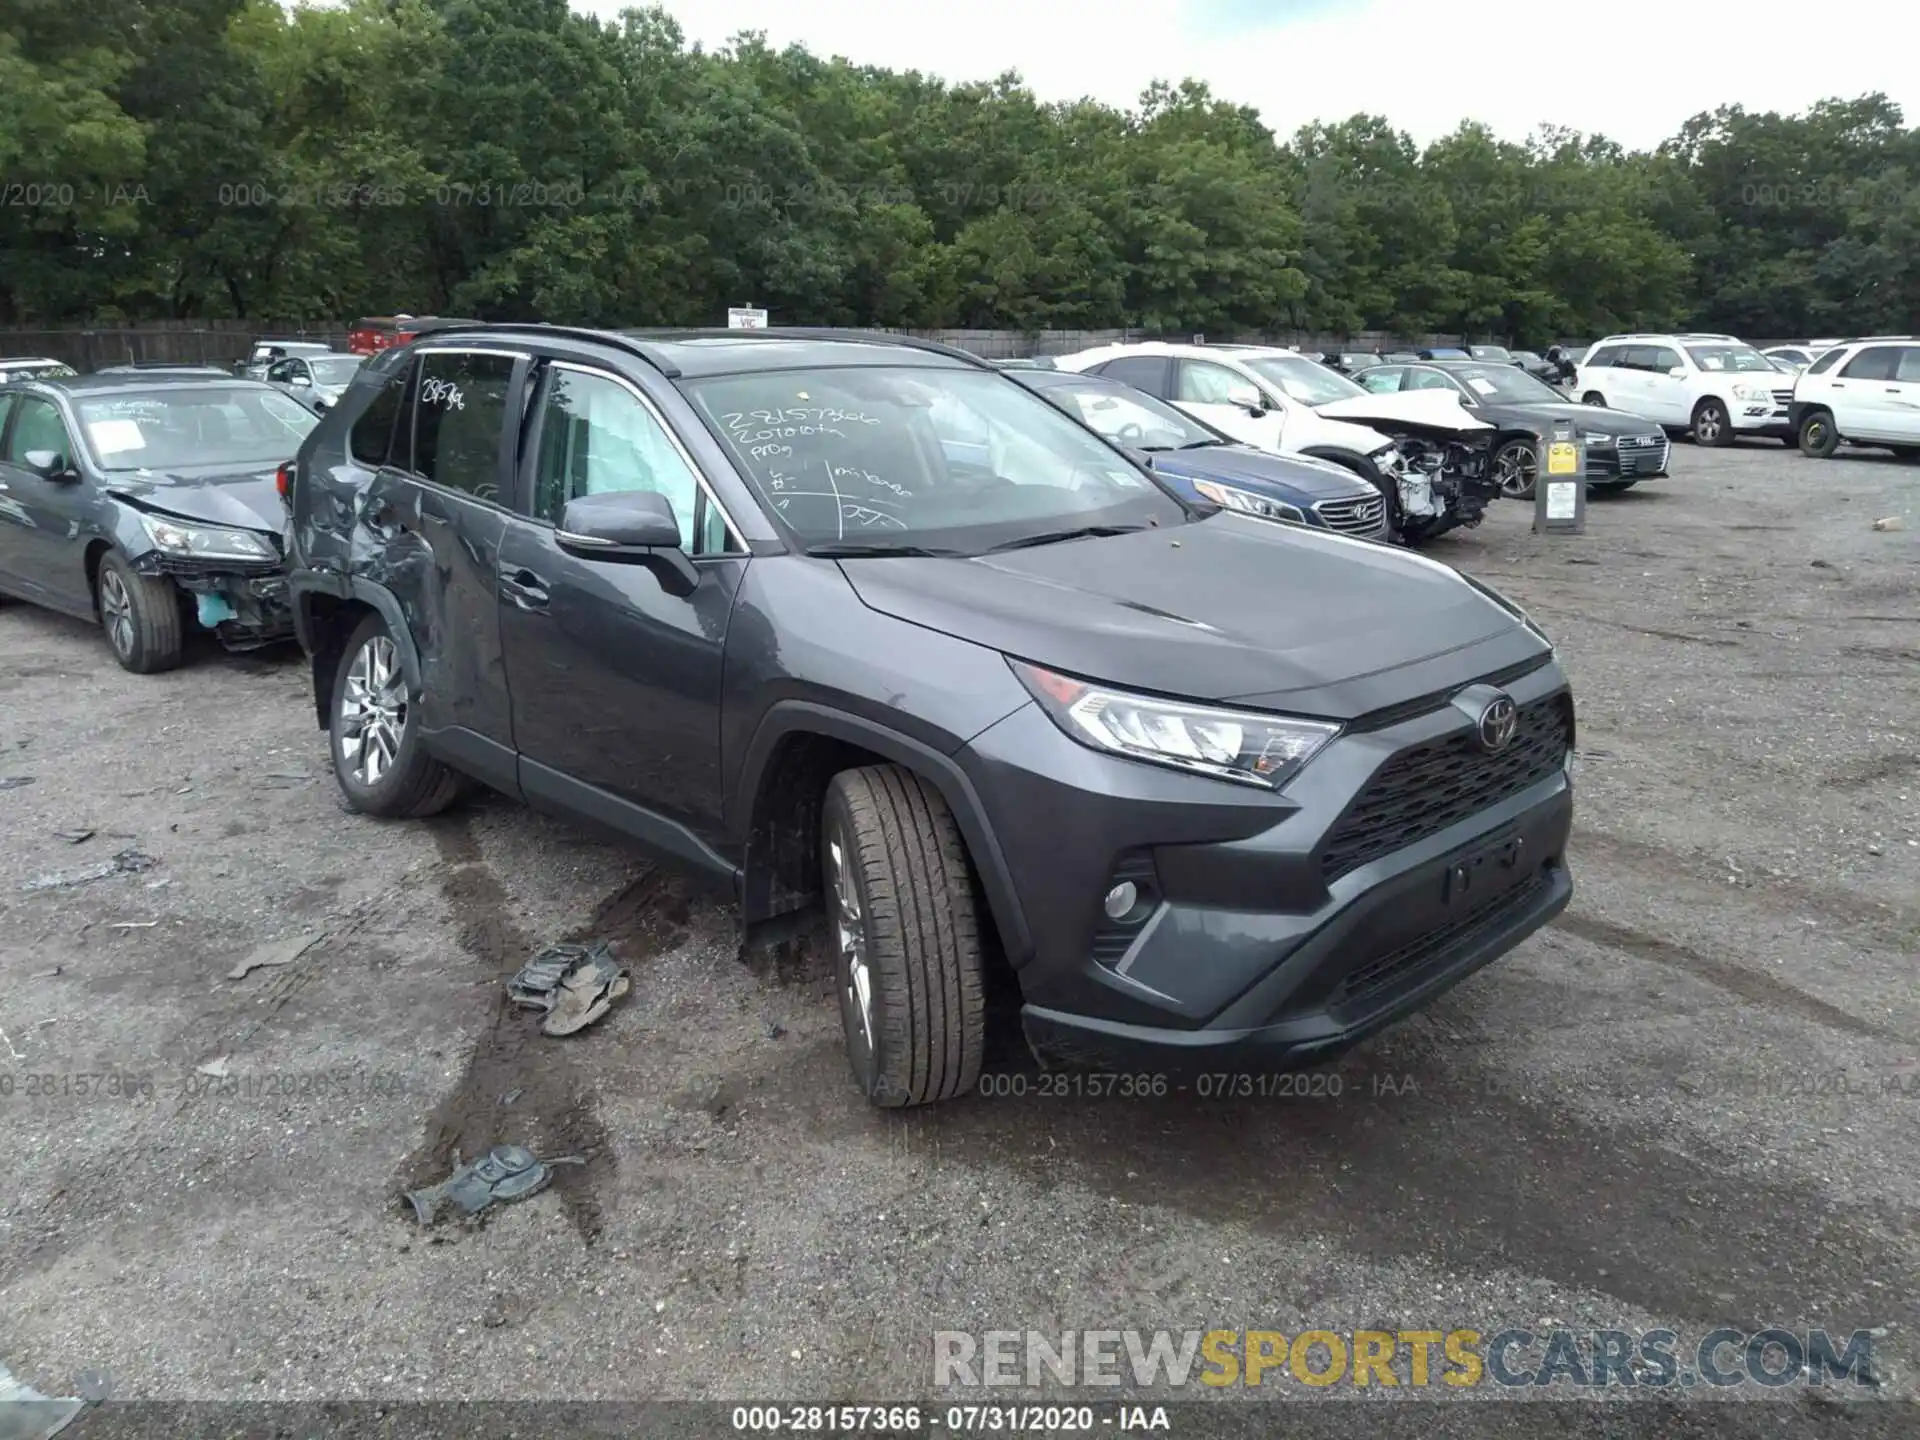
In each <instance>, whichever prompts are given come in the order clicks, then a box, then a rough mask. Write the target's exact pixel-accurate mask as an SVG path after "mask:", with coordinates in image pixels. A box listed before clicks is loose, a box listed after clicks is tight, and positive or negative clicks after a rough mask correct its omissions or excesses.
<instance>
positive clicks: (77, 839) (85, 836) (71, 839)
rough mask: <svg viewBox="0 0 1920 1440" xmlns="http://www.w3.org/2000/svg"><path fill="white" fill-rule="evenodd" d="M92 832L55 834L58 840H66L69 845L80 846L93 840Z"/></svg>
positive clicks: (58, 832) (75, 831)
mask: <svg viewBox="0 0 1920 1440" xmlns="http://www.w3.org/2000/svg"><path fill="white" fill-rule="evenodd" d="M93 835H94V832H93V831H91V830H59V831H55V832H54V838H55V839H56V840H64V841H66V842H67V844H69V845H79V844H83V843H84V842H86V841H88V840H91V839H92V838H93Z"/></svg>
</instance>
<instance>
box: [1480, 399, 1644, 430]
mask: <svg viewBox="0 0 1920 1440" xmlns="http://www.w3.org/2000/svg"><path fill="white" fill-rule="evenodd" d="M1480 413H1481V414H1482V415H1485V416H1486V417H1487V418H1489V419H1491V420H1493V421H1494V422H1496V423H1497V424H1500V425H1505V426H1517V427H1524V428H1538V429H1540V430H1546V429H1548V428H1549V427H1551V426H1552V425H1553V424H1554V422H1555V421H1558V420H1568V421H1571V422H1572V423H1573V428H1574V429H1575V430H1576V431H1578V432H1579V433H1580V434H1582V435H1586V434H1591V433H1593V432H1594V431H1598V432H1599V433H1601V434H1603V435H1655V434H1658V433H1659V432H1660V425H1659V422H1658V421H1655V420H1649V419H1647V417H1646V416H1644V415H1632V414H1629V413H1628V412H1627V411H1625V410H1613V409H1609V408H1607V407H1605V406H1602V405H1577V404H1575V403H1574V402H1573V401H1571V400H1569V401H1566V402H1565V403H1564V404H1559V405H1555V404H1550V403H1548V402H1547V401H1544V400H1542V401H1540V402H1538V403H1534V402H1531V401H1529V402H1527V403H1524V404H1517V405H1516V404H1500V403H1495V404H1492V405H1482V406H1481V407H1480Z"/></svg>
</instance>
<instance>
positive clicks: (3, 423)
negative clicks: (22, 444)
mask: <svg viewBox="0 0 1920 1440" xmlns="http://www.w3.org/2000/svg"><path fill="white" fill-rule="evenodd" d="M12 409H13V396H11V395H0V435H5V434H6V433H7V415H8V413H9V412H10V411H11V410H12Z"/></svg>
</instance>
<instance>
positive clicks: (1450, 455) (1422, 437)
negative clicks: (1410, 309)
mask: <svg viewBox="0 0 1920 1440" xmlns="http://www.w3.org/2000/svg"><path fill="white" fill-rule="evenodd" d="M1320 413H1321V414H1322V415H1326V416H1328V417H1329V418H1332V419H1338V420H1345V421H1349V422H1351V423H1353V424H1356V425H1364V426H1366V427H1367V428H1368V429H1370V430H1377V431H1379V432H1380V433H1381V434H1382V435H1386V436H1389V437H1390V438H1391V439H1392V440H1393V442H1394V449H1395V452H1396V454H1395V457H1394V463H1393V464H1392V465H1391V467H1389V466H1385V465H1383V466H1382V467H1381V469H1382V473H1383V474H1386V475H1387V478H1388V479H1389V480H1390V481H1391V482H1392V483H1393V485H1394V489H1395V499H1396V500H1397V502H1398V505H1397V509H1398V512H1399V525H1398V531H1399V535H1400V538H1401V539H1402V540H1405V541H1409V542H1412V541H1419V540H1430V539H1432V538H1433V537H1434V536H1436V535H1440V534H1443V533H1445V532H1446V531H1448V530H1456V529H1462V528H1471V527H1472V526H1475V525H1478V524H1479V523H1480V521H1481V519H1482V518H1483V517H1484V516H1485V514H1486V510H1487V506H1488V505H1489V504H1491V503H1492V502H1493V501H1494V500H1496V499H1498V498H1499V495H1500V485H1499V482H1498V481H1497V480H1496V479H1495V478H1494V474H1493V441H1494V437H1495V435H1496V434H1497V432H1496V431H1495V429H1494V427H1493V426H1491V425H1489V424H1487V423H1486V422H1485V421H1484V420H1480V419H1477V418H1476V417H1474V416H1472V415H1469V414H1468V413H1467V412H1466V410H1465V409H1464V408H1463V407H1462V406H1461V404H1460V402H1459V401H1458V400H1456V399H1455V398H1454V397H1453V396H1452V395H1450V394H1446V393H1443V392H1441V391H1437V390H1418V391H1411V392H1408V393H1405V394H1398V395H1366V396H1359V397H1356V398H1354V399H1352V400H1339V401H1335V402H1334V403H1332V404H1330V405H1323V406H1321V407H1320ZM1376 463H1377V462H1376Z"/></svg>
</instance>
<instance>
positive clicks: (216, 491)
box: [106, 465, 286, 535]
mask: <svg viewBox="0 0 1920 1440" xmlns="http://www.w3.org/2000/svg"><path fill="white" fill-rule="evenodd" d="M274 474H275V472H274V470H272V469H266V470H263V469H261V468H260V467H259V466H257V465H254V466H249V467H247V468H246V469H244V470H218V471H210V472H205V473H203V472H201V471H198V470H188V471H180V472H174V473H170V474H169V473H162V472H159V471H139V472H137V473H134V474H130V475H124V476H115V477H114V478H113V479H111V480H110V481H109V482H108V484H107V487H106V489H107V493H108V494H109V495H112V496H114V497H115V498H116V499H119V500H125V501H126V502H127V503H129V504H130V505H133V506H134V507H135V508H136V509H140V510H151V511H154V512H156V513H159V514H165V515H172V516H175V517H177V518H178V519H181V520H198V521H201V522H202V523H204V524H207V525H227V526H231V527H233V528H234V529H237V530H259V531H263V532H265V533H267V534H270V535H277V534H279V533H280V531H281V529H282V528H283V527H284V526H285V525H286V505H285V504H284V503H283V502H282V501H281V499H280V492H279V490H278V489H277V488H276V487H275V485H274Z"/></svg>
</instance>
